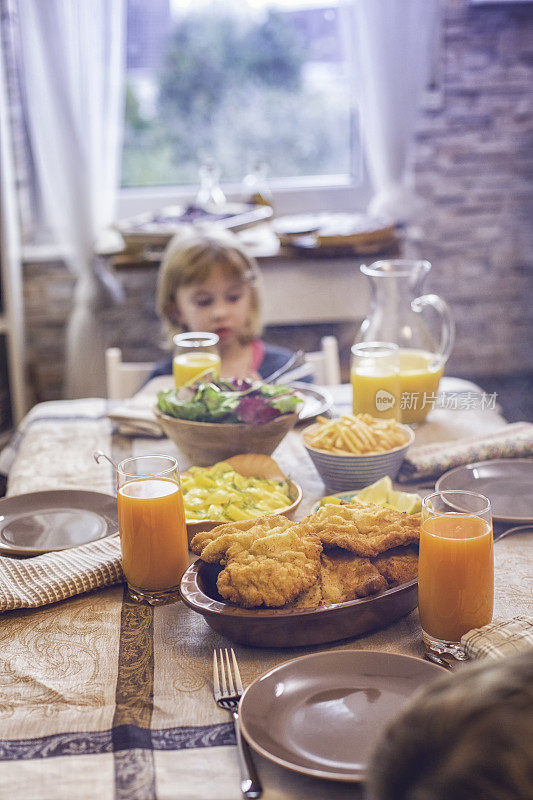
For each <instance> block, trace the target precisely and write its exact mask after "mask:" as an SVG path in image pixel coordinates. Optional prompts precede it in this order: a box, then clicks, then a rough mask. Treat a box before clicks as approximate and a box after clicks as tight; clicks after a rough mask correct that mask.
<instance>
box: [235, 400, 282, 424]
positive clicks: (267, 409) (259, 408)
mask: <svg viewBox="0 0 533 800" xmlns="http://www.w3.org/2000/svg"><path fill="white" fill-rule="evenodd" d="M237 416H238V417H239V419H240V420H242V422H246V423H248V424H249V425H260V424H261V423H263V422H270V420H272V419H275V418H276V417H279V416H280V412H279V411H278V410H277V408H272V406H269V405H268V404H267V403H265V400H264V398H262V397H243V398H242V400H241V401H240V403H239V405H238V406H237Z"/></svg>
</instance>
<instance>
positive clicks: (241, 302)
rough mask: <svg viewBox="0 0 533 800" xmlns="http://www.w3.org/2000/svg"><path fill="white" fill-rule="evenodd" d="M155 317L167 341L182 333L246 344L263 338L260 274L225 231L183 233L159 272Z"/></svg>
mask: <svg viewBox="0 0 533 800" xmlns="http://www.w3.org/2000/svg"><path fill="white" fill-rule="evenodd" d="M157 311H158V314H159V316H160V317H161V319H162V320H163V321H164V322H165V324H166V327H167V333H168V334H169V339H170V340H171V339H172V337H173V336H174V335H175V334H176V333H181V332H182V331H191V330H195V331H210V332H212V333H217V334H218V336H219V337H220V343H221V345H222V346H224V345H225V344H226V343H230V342H232V341H238V342H239V343H240V344H246V343H248V342H250V341H252V339H255V338H257V337H258V336H260V334H261V329H262V323H261V297H260V273H259V268H258V266H257V263H256V261H255V259H254V258H252V257H251V256H249V255H248V254H247V253H246V251H245V250H244V248H243V247H242V246H241V244H240V242H239V240H238V238H237V237H236V236H235V235H234V234H231V233H230V232H228V231H224V230H210V231H209V232H199V231H196V230H195V229H191V228H187V229H185V230H184V231H182V232H180V233H178V234H176V236H174V238H173V239H172V240H171V241H170V243H169V244H168V246H167V248H166V250H165V253H164V255H163V260H162V263H161V267H160V270H159V276H158V286H157Z"/></svg>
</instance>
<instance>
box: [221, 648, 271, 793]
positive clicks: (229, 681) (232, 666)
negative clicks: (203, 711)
mask: <svg viewBox="0 0 533 800" xmlns="http://www.w3.org/2000/svg"><path fill="white" fill-rule="evenodd" d="M229 653H231V662H230V654H229ZM229 653H228V648H227V647H225V648H224V649H222V648H220V649H219V651H218V658H217V651H216V650H213V695H214V698H215V702H216V704H217V706H219V708H223V709H225V710H226V711H229V712H230V714H231V716H232V717H233V726H234V728H235V736H236V738H237V752H238V755H239V766H240V769H241V792H242V796H243V797H245V798H247V800H255V798H258V797H261V795H262V794H263V788H262V786H261V783H260V781H259V777H258V775H257V772H256V769H255V766H254V763H253V761H252V754H251V752H250V748H249V746H248V743H247V742H245V741H244V739H243V738H242V736H241V730H240V726H239V700H240V699H241V696H242V693H243V686H242V680H241V674H240V672H239V666H238V664H237V659H236V658H235V653H234V651H233V647H232V648H230V651H229Z"/></svg>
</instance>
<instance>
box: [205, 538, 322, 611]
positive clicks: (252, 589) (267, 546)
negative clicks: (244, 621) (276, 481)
mask: <svg viewBox="0 0 533 800" xmlns="http://www.w3.org/2000/svg"><path fill="white" fill-rule="evenodd" d="M250 533H251V531H248V535H250ZM241 535H242V536H245V535H246V534H245V533H243V534H241ZM215 543H216V542H213V545H214V544H215ZM242 545H243V542H239V546H238V547H237V548H236V547H235V546H234V545H233V546H231V545H230V546H229V547H228V549H227V550H226V551H225V554H224V556H223V557H224V558H225V559H226V566H225V568H224V569H223V570H222V572H221V573H220V574H219V576H218V579H217V588H218V591H219V593H220V594H221V595H222V597H225V598H227V599H228V600H231V601H232V602H233V603H237V604H238V605H240V606H244V607H245V608H255V607H257V606H261V605H265V606H269V607H277V606H284V605H286V604H287V603H291V602H292V601H293V600H294V599H295V598H296V597H298V595H299V594H300V593H301V592H303V591H305V590H306V589H309V588H310V587H311V586H312V585H313V584H314V583H316V581H317V578H318V575H319V572H320V553H321V550H322V546H321V544H320V541H319V540H318V538H317V537H316V536H312V535H298V534H296V533H295V532H294V531H293V530H277V531H274V532H272V533H269V534H267V535H264V536H262V537H259V538H256V539H253V538H252V537H250V539H249V542H248V545H247V546H246V547H245V546H242ZM205 549H206V548H204V551H202V558H203V554H204V553H205Z"/></svg>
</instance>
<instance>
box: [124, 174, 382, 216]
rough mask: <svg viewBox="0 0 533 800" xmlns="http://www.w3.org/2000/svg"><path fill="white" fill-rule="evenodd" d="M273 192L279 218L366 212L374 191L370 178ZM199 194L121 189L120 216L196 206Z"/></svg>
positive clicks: (292, 183) (229, 189)
mask: <svg viewBox="0 0 533 800" xmlns="http://www.w3.org/2000/svg"><path fill="white" fill-rule="evenodd" d="M222 189H223V191H224V193H225V194H226V197H227V199H228V200H229V201H231V202H238V201H239V200H241V199H242V194H241V192H242V190H241V188H240V186H239V185H237V184H222ZM270 190H271V192H272V196H273V206H274V210H275V213H276V215H277V216H282V215H286V214H305V213H313V212H318V211H354V212H355V211H364V210H365V209H366V207H367V205H368V202H369V200H370V187H369V183H368V181H367V180H366V178H363V179H362V180H361V181H358V182H357V183H354V182H353V179H351V178H350V177H349V176H347V175H346V176H342V175H336V176H330V175H327V176H323V177H320V176H319V177H316V176H315V177H312V178H309V179H299V180H298V181H296V180H286V181H276V182H274V181H272V182H271V183H270ZM197 191H198V187H197V186H194V187H191V186H189V187H176V186H157V187H147V188H141V187H139V188H127V189H126V188H125V189H121V191H120V194H119V200H118V207H117V212H118V213H117V216H118V218H119V219H129V218H130V217H133V216H135V215H137V214H143V213H147V212H151V211H157V210H159V209H161V208H164V207H165V206H168V205H172V204H180V205H181V204H182V205H185V206H186V205H189V204H191V203H193V202H194V199H195V196H196V193H197Z"/></svg>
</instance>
